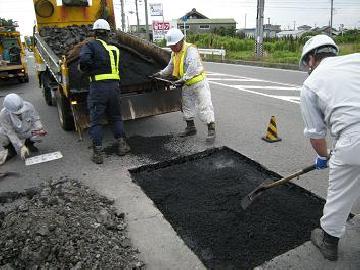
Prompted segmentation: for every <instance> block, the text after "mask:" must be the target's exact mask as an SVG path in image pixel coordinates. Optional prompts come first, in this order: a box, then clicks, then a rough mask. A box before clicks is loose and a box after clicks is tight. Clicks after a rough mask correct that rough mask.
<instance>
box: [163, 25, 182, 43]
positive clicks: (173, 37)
mask: <svg viewBox="0 0 360 270" xmlns="http://www.w3.org/2000/svg"><path fill="white" fill-rule="evenodd" d="M165 37H166V46H168V47H169V46H173V45H175V44H176V43H177V42H179V41H180V40H182V39H183V38H184V34H183V32H181V30H180V29H177V28H171V29H170V30H169V31H168V32H167V33H166V36H165Z"/></svg>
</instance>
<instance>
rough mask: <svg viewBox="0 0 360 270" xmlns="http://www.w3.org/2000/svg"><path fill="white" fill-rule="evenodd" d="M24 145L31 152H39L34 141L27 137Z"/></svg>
mask: <svg viewBox="0 0 360 270" xmlns="http://www.w3.org/2000/svg"><path fill="white" fill-rule="evenodd" d="M25 146H26V147H27V148H28V149H29V151H30V152H32V153H37V152H39V149H38V148H37V147H36V146H35V145H34V142H32V141H30V140H29V139H26V140H25Z"/></svg>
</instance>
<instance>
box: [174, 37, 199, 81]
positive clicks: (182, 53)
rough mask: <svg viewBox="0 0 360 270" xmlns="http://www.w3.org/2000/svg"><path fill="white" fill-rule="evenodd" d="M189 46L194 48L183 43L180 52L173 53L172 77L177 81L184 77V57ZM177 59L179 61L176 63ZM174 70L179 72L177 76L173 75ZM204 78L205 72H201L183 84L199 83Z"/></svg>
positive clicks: (189, 44)
mask: <svg viewBox="0 0 360 270" xmlns="http://www.w3.org/2000/svg"><path fill="white" fill-rule="evenodd" d="M191 46H194V45H193V44H191V43H187V42H185V41H184V44H183V47H182V49H181V51H180V52H178V53H174V52H173V65H174V70H173V76H174V77H177V78H178V79H180V78H182V77H183V76H184V64H185V63H184V60H185V55H186V52H187V49H188V48H189V47H191ZM179 58H180V61H179V62H178V61H177V59H179ZM176 65H179V66H178V68H175V66H176ZM176 70H179V74H175V71H176ZM205 77H206V76H205V72H201V73H200V74H199V75H196V76H194V77H192V78H191V79H190V80H187V81H186V82H185V84H186V85H193V84H195V83H198V82H201V81H202V80H204V79H205Z"/></svg>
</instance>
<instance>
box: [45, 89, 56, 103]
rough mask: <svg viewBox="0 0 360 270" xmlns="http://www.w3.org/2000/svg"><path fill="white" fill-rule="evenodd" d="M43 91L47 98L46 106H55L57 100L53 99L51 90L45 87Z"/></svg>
mask: <svg viewBox="0 0 360 270" xmlns="http://www.w3.org/2000/svg"><path fill="white" fill-rule="evenodd" d="M43 91H44V97H45V102H46V104H47V105H49V106H55V105H56V99H53V97H52V95H51V88H50V87H46V86H43Z"/></svg>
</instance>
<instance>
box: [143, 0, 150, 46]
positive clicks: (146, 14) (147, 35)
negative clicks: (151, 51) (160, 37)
mask: <svg viewBox="0 0 360 270" xmlns="http://www.w3.org/2000/svg"><path fill="white" fill-rule="evenodd" d="M144 4H145V29H146V39H147V40H149V41H150V34H149V23H148V17H149V16H148V5H147V0H144Z"/></svg>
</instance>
